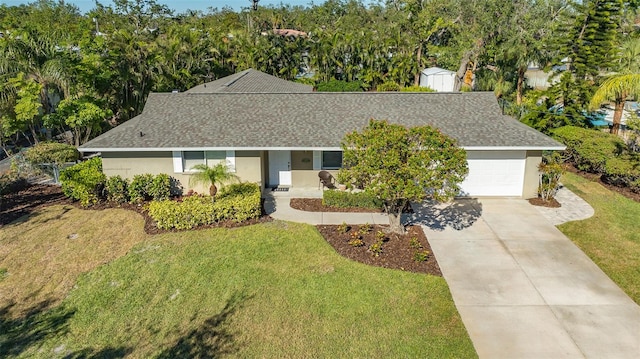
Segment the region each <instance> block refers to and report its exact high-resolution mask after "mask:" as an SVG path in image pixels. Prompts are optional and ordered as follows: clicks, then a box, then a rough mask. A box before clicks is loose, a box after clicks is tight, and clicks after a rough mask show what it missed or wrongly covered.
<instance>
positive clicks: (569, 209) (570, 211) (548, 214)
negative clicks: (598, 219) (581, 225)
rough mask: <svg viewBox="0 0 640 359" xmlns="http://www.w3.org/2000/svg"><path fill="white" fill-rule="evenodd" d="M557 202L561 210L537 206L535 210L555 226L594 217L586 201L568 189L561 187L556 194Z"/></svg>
mask: <svg viewBox="0 0 640 359" xmlns="http://www.w3.org/2000/svg"><path fill="white" fill-rule="evenodd" d="M556 200H557V201H558V202H559V203H560V205H561V207H559V208H548V207H540V206H535V208H536V209H537V210H538V211H539V212H540V213H541V214H542V215H543V216H544V217H545V218H546V219H547V220H549V222H551V223H552V224H553V225H554V226H557V225H560V224H563V223H566V222H571V221H579V220H582V219H587V218H590V217H592V216H593V214H594V210H593V208H592V207H591V206H590V205H589V203H587V202H586V201H585V200H584V199H582V198H580V197H578V195H576V194H575V193H573V192H571V191H569V189H568V188H566V187H564V186H563V187H560V190H558V193H557V194H556Z"/></svg>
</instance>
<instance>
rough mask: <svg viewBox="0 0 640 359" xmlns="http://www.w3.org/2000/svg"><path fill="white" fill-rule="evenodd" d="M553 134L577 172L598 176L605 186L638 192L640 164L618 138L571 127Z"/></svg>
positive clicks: (561, 128)
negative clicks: (563, 146)
mask: <svg viewBox="0 0 640 359" xmlns="http://www.w3.org/2000/svg"><path fill="white" fill-rule="evenodd" d="M552 132H553V135H554V137H555V138H556V139H558V140H559V141H561V142H562V143H564V144H565V145H566V146H567V149H566V151H565V154H566V155H567V157H568V160H569V161H571V162H572V163H573V164H574V165H575V166H576V168H578V169H579V170H582V171H587V172H592V173H598V174H601V175H602V176H601V178H602V181H604V182H606V183H609V184H612V185H614V186H618V187H629V188H631V190H633V191H634V192H640V161H638V159H637V157H634V156H632V155H629V154H628V153H626V152H628V151H627V150H626V146H625V144H624V142H623V141H622V139H620V138H619V137H618V136H616V135H612V134H609V133H605V132H601V131H595V130H590V129H586V128H580V127H574V126H565V127H560V128H557V129H555V130H553V131H552Z"/></svg>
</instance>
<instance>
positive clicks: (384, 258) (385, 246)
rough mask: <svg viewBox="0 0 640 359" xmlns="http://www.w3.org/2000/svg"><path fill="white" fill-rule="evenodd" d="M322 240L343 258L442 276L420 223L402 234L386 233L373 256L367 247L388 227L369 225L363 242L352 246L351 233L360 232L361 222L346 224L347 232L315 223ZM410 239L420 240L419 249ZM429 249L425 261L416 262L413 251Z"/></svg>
mask: <svg viewBox="0 0 640 359" xmlns="http://www.w3.org/2000/svg"><path fill="white" fill-rule="evenodd" d="M316 227H317V228H318V231H319V232H320V234H322V236H323V237H324V239H325V240H326V241H327V242H328V243H329V244H330V245H331V246H332V247H333V248H334V249H335V250H336V251H337V252H338V253H339V254H340V255H342V256H343V257H347V258H349V259H352V260H354V261H357V262H360V263H364V264H368V265H372V266H376V267H383V268H392V269H400V270H404V271H409V272H416V273H427V274H431V275H435V276H442V272H441V271H440V267H439V266H438V261H437V260H436V257H435V256H434V255H433V252H432V251H431V246H430V245H429V242H428V241H427V237H426V236H425V235H424V232H423V231H422V228H421V227H420V226H410V227H408V228H407V233H406V234H404V235H397V234H386V235H385V239H384V240H383V243H382V253H380V255H378V256H375V255H374V253H372V252H371V251H370V250H369V246H371V244H373V243H374V242H376V240H377V239H376V233H377V232H378V231H383V232H385V233H386V231H387V230H388V227H386V226H380V225H372V226H370V227H371V231H369V233H367V234H361V235H360V236H361V239H362V241H363V242H364V245H362V246H360V247H355V246H353V245H350V244H349V241H351V240H352V234H353V233H362V232H361V228H362V227H363V226H360V225H349V226H348V227H347V231H346V233H345V232H343V231H342V230H341V229H340V226H336V225H319V226H316ZM412 238H414V242H417V243H419V247H420V248H412V246H411V243H412ZM425 250H426V251H428V256H427V260H426V261H424V262H420V261H415V260H414V255H415V253H416V251H425Z"/></svg>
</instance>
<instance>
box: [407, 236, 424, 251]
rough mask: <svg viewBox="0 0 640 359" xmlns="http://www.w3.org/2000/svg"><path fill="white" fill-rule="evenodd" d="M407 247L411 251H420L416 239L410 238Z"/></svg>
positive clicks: (419, 245)
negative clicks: (411, 249)
mask: <svg viewBox="0 0 640 359" xmlns="http://www.w3.org/2000/svg"><path fill="white" fill-rule="evenodd" d="M409 247H411V248H413V249H422V244H420V241H419V240H418V237H411V239H409Z"/></svg>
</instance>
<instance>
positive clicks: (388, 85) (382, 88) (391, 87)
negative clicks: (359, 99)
mask: <svg viewBox="0 0 640 359" xmlns="http://www.w3.org/2000/svg"><path fill="white" fill-rule="evenodd" d="M391 91H400V85H398V84H397V83H395V82H385V83H383V84H380V85H378V92H391Z"/></svg>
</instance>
